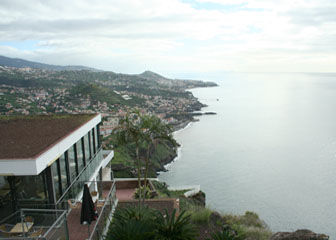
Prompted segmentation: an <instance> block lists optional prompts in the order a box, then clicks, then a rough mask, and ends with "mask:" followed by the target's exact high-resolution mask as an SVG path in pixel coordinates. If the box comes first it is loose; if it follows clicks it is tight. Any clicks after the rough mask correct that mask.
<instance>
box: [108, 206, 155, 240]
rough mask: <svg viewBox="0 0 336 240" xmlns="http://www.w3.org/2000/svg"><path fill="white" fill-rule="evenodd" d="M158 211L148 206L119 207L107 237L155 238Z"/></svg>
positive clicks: (118, 239) (125, 239) (128, 239)
mask: <svg viewBox="0 0 336 240" xmlns="http://www.w3.org/2000/svg"><path fill="white" fill-rule="evenodd" d="M155 216H156V212H155V211H154V210H152V209H149V208H147V207H141V208H140V209H139V208H134V207H129V208H122V209H118V210H117V211H116V213H115V214H114V216H113V222H112V224H111V226H110V229H109V232H108V234H107V238H106V239H108V240H109V239H111V240H134V239H137V240H154V239H155V231H154V222H155Z"/></svg>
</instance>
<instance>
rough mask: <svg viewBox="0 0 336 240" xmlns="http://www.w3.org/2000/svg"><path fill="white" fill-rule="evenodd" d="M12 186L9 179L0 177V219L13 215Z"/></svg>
mask: <svg viewBox="0 0 336 240" xmlns="http://www.w3.org/2000/svg"><path fill="white" fill-rule="evenodd" d="M11 210H12V208H11V195H10V186H9V183H8V181H7V177H4V176H0V219H2V218H4V217H7V216H8V215H9V214H10V213H11Z"/></svg>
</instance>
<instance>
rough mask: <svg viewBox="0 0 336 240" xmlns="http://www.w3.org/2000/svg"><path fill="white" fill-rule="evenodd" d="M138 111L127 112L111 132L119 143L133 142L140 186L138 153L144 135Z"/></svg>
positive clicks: (139, 184)
mask: <svg viewBox="0 0 336 240" xmlns="http://www.w3.org/2000/svg"><path fill="white" fill-rule="evenodd" d="M140 122H141V119H140V113H139V111H137V110H134V111H132V112H131V113H127V114H126V116H125V117H124V118H123V119H121V120H120V121H119V125H118V127H117V128H116V129H114V131H113V133H114V134H116V137H117V142H118V143H119V144H121V145H125V144H127V143H134V144H135V157H136V162H137V170H138V186H139V188H140V187H141V176H140V174H141V173H140V171H141V162H140V155H139V148H140V144H141V142H143V139H144V135H143V131H142V129H141V125H140ZM140 200H141V192H140V196H139V203H140Z"/></svg>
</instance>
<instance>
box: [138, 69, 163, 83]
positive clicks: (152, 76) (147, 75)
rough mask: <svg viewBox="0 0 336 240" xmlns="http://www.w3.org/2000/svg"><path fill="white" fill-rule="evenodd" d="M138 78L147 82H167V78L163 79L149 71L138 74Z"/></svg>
mask: <svg viewBox="0 0 336 240" xmlns="http://www.w3.org/2000/svg"><path fill="white" fill-rule="evenodd" d="M138 76H139V77H142V78H144V79H147V80H154V81H159V80H168V78H165V77H163V76H161V75H160V74H157V73H155V72H151V71H144V72H143V73H140V74H138Z"/></svg>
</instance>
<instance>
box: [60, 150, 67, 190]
mask: <svg viewBox="0 0 336 240" xmlns="http://www.w3.org/2000/svg"><path fill="white" fill-rule="evenodd" d="M59 161H60V167H61V168H60V169H61V181H62V192H63V193H64V192H65V190H66V189H67V188H68V180H67V173H66V167H65V164H66V162H65V156H64V154H62V155H61V156H60V158H59Z"/></svg>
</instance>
